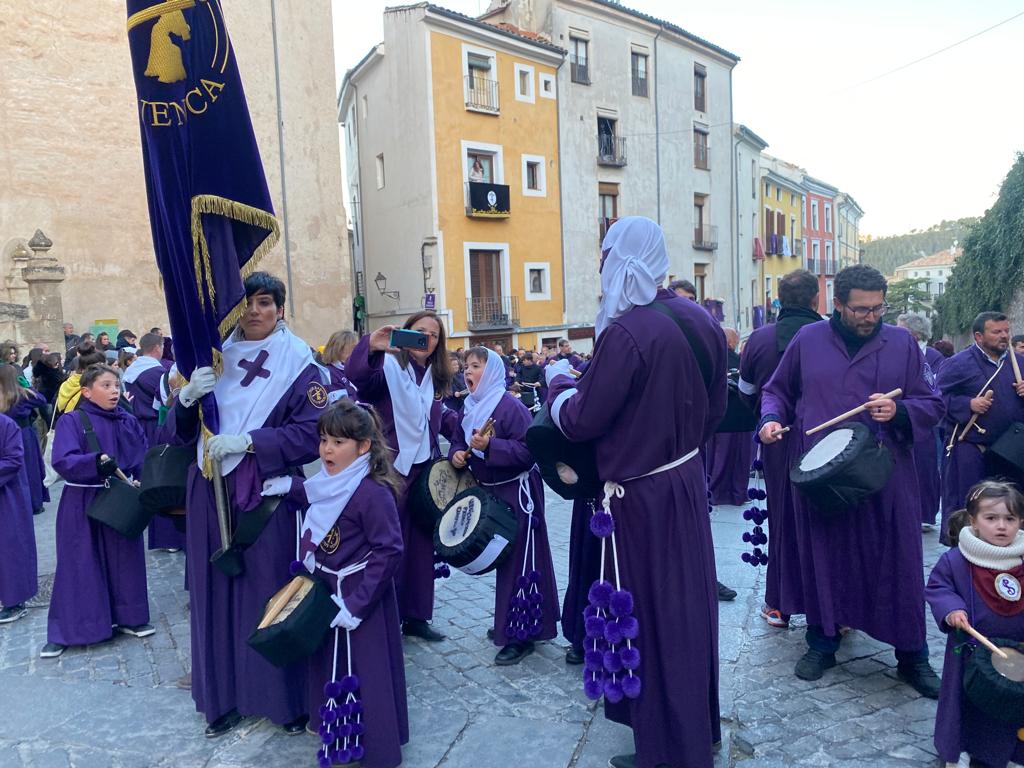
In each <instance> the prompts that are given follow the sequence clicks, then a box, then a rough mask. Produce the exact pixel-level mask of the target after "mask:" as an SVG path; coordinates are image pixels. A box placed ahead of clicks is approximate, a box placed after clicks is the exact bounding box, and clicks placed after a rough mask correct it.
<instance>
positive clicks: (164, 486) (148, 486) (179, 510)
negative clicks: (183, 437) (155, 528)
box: [139, 445, 196, 531]
mask: <svg viewBox="0 0 1024 768" xmlns="http://www.w3.org/2000/svg"><path fill="white" fill-rule="evenodd" d="M195 459H196V451H195V447H194V446H188V445H154V446H153V447H152V448H150V449H149V451H148V452H147V453H146V460H145V461H144V462H143V464H142V487H141V490H140V493H139V503H140V504H142V506H143V508H144V509H146V510H149V511H150V512H152V513H153V514H157V515H165V516H166V517H169V518H171V520H173V521H174V526H175V528H177V529H178V530H182V531H183V530H185V485H186V480H187V478H188V468H189V467H190V466H191V464H192V462H194V461H195Z"/></svg>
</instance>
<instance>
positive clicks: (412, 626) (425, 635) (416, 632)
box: [402, 619, 444, 643]
mask: <svg viewBox="0 0 1024 768" xmlns="http://www.w3.org/2000/svg"><path fill="white" fill-rule="evenodd" d="M402 634H403V635H405V636H406V637H418V638H419V639H420V640H426V641H427V642H428V643H438V642H440V641H442V640H444V635H442V634H441V633H440V632H438V631H437V630H436V629H433V628H432V627H431V626H430V625H429V624H427V622H425V621H424V620H423V619H406V620H405V621H404V622H402Z"/></svg>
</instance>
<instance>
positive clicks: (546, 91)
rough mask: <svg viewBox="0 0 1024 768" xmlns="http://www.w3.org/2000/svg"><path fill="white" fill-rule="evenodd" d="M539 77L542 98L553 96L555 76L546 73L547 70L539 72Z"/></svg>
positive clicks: (551, 97)
mask: <svg viewBox="0 0 1024 768" xmlns="http://www.w3.org/2000/svg"><path fill="white" fill-rule="evenodd" d="M538 77H539V79H540V95H541V98H544V99H553V98H555V76H554V75H551V74H548V73H547V72H541V73H540V75H538Z"/></svg>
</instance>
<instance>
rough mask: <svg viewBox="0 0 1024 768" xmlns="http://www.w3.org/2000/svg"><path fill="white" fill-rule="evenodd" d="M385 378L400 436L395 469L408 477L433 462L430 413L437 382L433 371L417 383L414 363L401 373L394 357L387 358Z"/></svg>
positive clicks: (397, 432) (397, 431) (425, 374)
mask: <svg viewBox="0 0 1024 768" xmlns="http://www.w3.org/2000/svg"><path fill="white" fill-rule="evenodd" d="M384 378H385V379H386V380H387V383H388V393H389V394H390V395H391V410H392V412H393V413H394V416H395V434H396V435H397V436H398V455H397V456H395V469H397V470H398V473H399V474H400V475H402V476H403V477H408V475H409V470H411V469H412V467H413V465H414V464H419V463H420V462H422V461H426V460H427V459H429V458H430V409H431V408H432V407H433V405H434V379H433V377H432V376H431V372H430V367H427V371H426V373H424V374H423V381H422V382H420V383H419V384H417V383H416V373H415V371H414V369H413V367H412V363H410V364H409V365H407V366H406V367H405V370H402V367H401V366H400V365H399V364H398V360H396V359H395V357H394V355H390V354H385V355H384Z"/></svg>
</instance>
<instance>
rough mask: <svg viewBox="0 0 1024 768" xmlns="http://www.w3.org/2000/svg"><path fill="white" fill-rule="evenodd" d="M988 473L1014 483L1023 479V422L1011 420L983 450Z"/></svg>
mask: <svg viewBox="0 0 1024 768" xmlns="http://www.w3.org/2000/svg"><path fill="white" fill-rule="evenodd" d="M985 463H986V465H987V468H988V474H989V475H991V476H995V477H1005V478H1006V479H1007V480H1010V481H1011V482H1015V483H1021V482H1022V481H1024V424H1021V423H1020V422H1019V421H1015V422H1013V423H1012V424H1011V425H1010V426H1009V427H1007V428H1006V430H1005V431H1004V432H1003V434H1001V435H1000V436H999V437H997V438H996V441H995V442H994V443H992V445H990V446H989V447H988V450H987V451H985Z"/></svg>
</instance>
